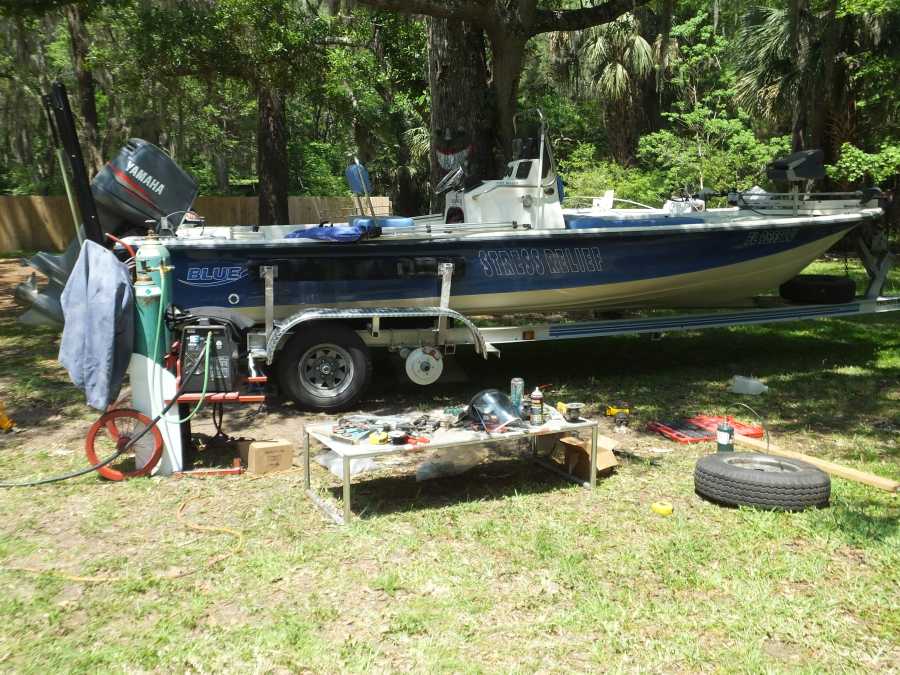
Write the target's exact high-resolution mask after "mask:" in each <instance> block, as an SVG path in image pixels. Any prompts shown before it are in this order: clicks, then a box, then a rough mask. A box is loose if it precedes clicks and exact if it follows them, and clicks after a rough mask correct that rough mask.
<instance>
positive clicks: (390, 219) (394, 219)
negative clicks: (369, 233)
mask: <svg viewBox="0 0 900 675" xmlns="http://www.w3.org/2000/svg"><path fill="white" fill-rule="evenodd" d="M350 225H361V226H363V227H365V228H369V229H371V228H372V227H373V226H374V227H413V226H414V225H415V222H414V221H413V219H412V218H405V217H403V216H378V217H377V218H372V217H371V216H353V217H352V218H350Z"/></svg>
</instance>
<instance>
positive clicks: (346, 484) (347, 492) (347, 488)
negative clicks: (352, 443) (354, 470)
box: [344, 457, 353, 523]
mask: <svg viewBox="0 0 900 675" xmlns="http://www.w3.org/2000/svg"><path fill="white" fill-rule="evenodd" d="M352 516H353V511H351V510H350V458H349V457H344V523H349V522H350V518H351V517H352Z"/></svg>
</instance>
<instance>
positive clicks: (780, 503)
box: [694, 452, 831, 511]
mask: <svg viewBox="0 0 900 675" xmlns="http://www.w3.org/2000/svg"><path fill="white" fill-rule="evenodd" d="M694 491H695V492H696V493H697V494H698V495H700V496H701V497H703V498H704V499H708V500H709V501H712V502H716V503H717V504H724V505H726V506H752V507H755V508H758V509H766V510H771V511H802V510H804V509H808V508H812V507H825V506H828V499H829V497H830V496H831V479H830V478H829V477H828V474H826V473H825V472H824V471H821V470H819V469H818V468H816V467H814V466H813V465H812V464H807V463H806V462H801V461H799V460H796V459H786V458H784V457H775V456H773V455H762V454H757V453H754V452H717V453H714V454H712V455H707V456H706V457H701V458H700V460H699V461H698V462H697V466H696V467H695V468H694Z"/></svg>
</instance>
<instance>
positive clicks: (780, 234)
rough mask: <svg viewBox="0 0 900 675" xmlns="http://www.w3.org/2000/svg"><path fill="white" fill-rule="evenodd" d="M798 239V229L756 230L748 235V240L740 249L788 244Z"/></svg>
mask: <svg viewBox="0 0 900 675" xmlns="http://www.w3.org/2000/svg"><path fill="white" fill-rule="evenodd" d="M796 237H797V228H796V227H788V228H785V229H783V230H754V231H753V232H749V233H748V234H747V239H746V240H744V243H743V244H741V245H740V247H739V248H747V247H748V246H763V245H765V244H787V243H789V242H792V241H794V239H796Z"/></svg>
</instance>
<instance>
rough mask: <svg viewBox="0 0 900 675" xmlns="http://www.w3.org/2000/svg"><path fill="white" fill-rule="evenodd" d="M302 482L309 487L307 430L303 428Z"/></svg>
mask: <svg viewBox="0 0 900 675" xmlns="http://www.w3.org/2000/svg"><path fill="white" fill-rule="evenodd" d="M303 483H304V485H305V487H306V489H307V490H309V489H310V487H311V486H310V478H309V432H308V431H307V430H306V428H305V427H304V428H303Z"/></svg>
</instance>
